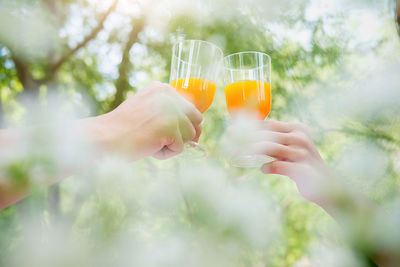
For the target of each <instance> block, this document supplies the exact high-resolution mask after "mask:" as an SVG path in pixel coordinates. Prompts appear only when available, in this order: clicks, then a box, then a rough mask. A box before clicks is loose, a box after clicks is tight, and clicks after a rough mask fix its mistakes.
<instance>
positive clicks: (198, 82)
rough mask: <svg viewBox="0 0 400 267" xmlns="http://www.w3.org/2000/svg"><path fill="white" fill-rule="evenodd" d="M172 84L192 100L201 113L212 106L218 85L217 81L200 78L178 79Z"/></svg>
mask: <svg viewBox="0 0 400 267" xmlns="http://www.w3.org/2000/svg"><path fill="white" fill-rule="evenodd" d="M171 86H172V87H174V88H175V89H176V91H178V93H179V94H180V95H182V96H183V97H185V98H186V99H187V100H189V101H190V102H192V103H193V104H194V105H195V106H196V108H197V109H198V110H199V111H200V112H201V113H204V112H206V110H207V109H208V108H209V107H210V106H211V103H212V102H213V100H214V95H215V89H216V87H217V86H216V84H215V82H212V81H209V80H206V79H200V78H189V79H178V80H175V81H172V82H171Z"/></svg>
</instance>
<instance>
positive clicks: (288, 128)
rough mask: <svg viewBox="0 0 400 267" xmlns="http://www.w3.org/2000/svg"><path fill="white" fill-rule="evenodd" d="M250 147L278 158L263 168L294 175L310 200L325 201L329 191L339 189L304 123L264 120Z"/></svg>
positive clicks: (303, 192) (302, 191)
mask: <svg viewBox="0 0 400 267" xmlns="http://www.w3.org/2000/svg"><path fill="white" fill-rule="evenodd" d="M250 150H251V152H252V153H256V154H264V155H268V156H271V157H274V158H276V159H277V160H276V161H273V162H271V163H268V164H265V165H263V166H262V167H261V170H262V172H263V173H265V174H280V175H284V176H288V177H290V178H291V179H292V180H293V181H294V182H295V183H296V185H297V188H298V189H299V192H300V193H301V194H302V196H303V197H304V198H305V199H307V200H309V201H312V202H315V203H316V204H319V205H324V204H326V203H325V202H326V201H325V200H326V199H327V198H328V195H329V194H332V193H334V192H336V191H335V189H336V182H338V179H337V178H336V177H335V174H334V172H333V171H332V170H331V169H330V168H329V167H328V166H327V165H326V163H325V162H324V160H323V159H322V158H321V156H320V154H319V153H318V150H317V149H316V147H315V145H314V143H313V141H312V140H311V138H310V135H309V133H308V131H307V129H306V126H305V125H303V124H300V123H286V122H278V121H262V122H260V125H259V127H258V130H257V132H256V134H255V140H254V142H253V143H252V145H251V146H250Z"/></svg>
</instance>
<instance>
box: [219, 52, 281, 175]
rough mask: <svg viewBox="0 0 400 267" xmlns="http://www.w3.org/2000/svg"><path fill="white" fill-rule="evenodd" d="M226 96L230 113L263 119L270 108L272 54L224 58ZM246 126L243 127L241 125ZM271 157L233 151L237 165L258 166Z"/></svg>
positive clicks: (234, 115) (252, 54)
mask: <svg viewBox="0 0 400 267" xmlns="http://www.w3.org/2000/svg"><path fill="white" fill-rule="evenodd" d="M224 65H225V71H224V79H225V97H226V105H227V107H228V112H229V113H230V114H231V116H232V117H236V116H239V115H244V116H245V117H246V118H248V119H250V120H264V119H265V118H266V117H267V116H268V114H269V113H270V111H271V58H270V57H269V56H268V55H267V54H264V53H260V52H241V53H236V54H232V55H229V56H226V57H225V58H224ZM244 130H245V129H244ZM273 160H274V159H273V158H271V157H268V156H266V155H246V154H241V155H236V156H234V157H233V158H232V159H231V164H232V165H233V166H236V167H243V168H250V167H258V166H260V165H262V164H265V163H268V162H271V161H273Z"/></svg>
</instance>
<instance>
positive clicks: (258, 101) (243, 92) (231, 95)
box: [225, 81, 271, 120]
mask: <svg viewBox="0 0 400 267" xmlns="http://www.w3.org/2000/svg"><path fill="white" fill-rule="evenodd" d="M225 97H226V104H227V106H228V111H229V113H230V114H231V115H232V116H234V115H235V114H237V113H240V112H243V113H247V114H249V115H252V116H255V117H256V118H257V119H260V120H263V119H265V118H266V117H267V116H268V114H269V113H270V111H271V84H270V83H267V82H262V81H241V82H235V83H231V84H228V85H227V86H226V87H225Z"/></svg>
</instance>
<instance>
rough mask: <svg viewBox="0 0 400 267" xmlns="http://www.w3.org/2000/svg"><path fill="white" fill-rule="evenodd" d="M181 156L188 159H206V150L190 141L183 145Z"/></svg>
mask: <svg viewBox="0 0 400 267" xmlns="http://www.w3.org/2000/svg"><path fill="white" fill-rule="evenodd" d="M181 155H182V156H183V157H185V158H189V159H203V158H207V157H208V150H207V148H206V147H205V146H203V145H201V144H199V143H197V142H193V141H190V142H187V143H186V144H185V150H184V153H182V154H181Z"/></svg>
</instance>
